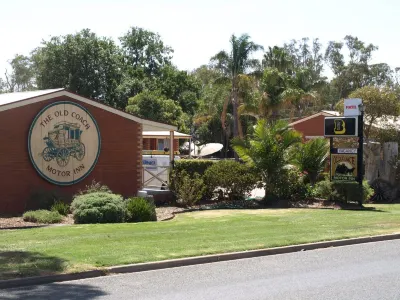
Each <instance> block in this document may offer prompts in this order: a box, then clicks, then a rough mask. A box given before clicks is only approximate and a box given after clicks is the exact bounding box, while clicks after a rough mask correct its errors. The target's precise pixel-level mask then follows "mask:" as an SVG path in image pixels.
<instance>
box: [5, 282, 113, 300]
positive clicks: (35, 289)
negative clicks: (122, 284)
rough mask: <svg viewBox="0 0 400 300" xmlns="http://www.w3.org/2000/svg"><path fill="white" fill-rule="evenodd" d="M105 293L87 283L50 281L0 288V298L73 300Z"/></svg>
mask: <svg viewBox="0 0 400 300" xmlns="http://www.w3.org/2000/svg"><path fill="white" fill-rule="evenodd" d="M105 295H107V293H105V292H103V291H102V290H101V289H99V288H98V287H95V286H91V285H88V284H71V283H51V284H46V285H37V286H28V287H23V288H15V289H8V290H0V299H5V300H6V299H10V300H11V299H30V300H44V299H57V300H74V299H97V298H99V297H102V296H105Z"/></svg>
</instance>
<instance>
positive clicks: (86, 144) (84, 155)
mask: <svg viewBox="0 0 400 300" xmlns="http://www.w3.org/2000/svg"><path fill="white" fill-rule="evenodd" d="M100 143H101V141H100V131H99V128H98V127H97V123H96V121H95V120H94V118H93V116H92V115H91V114H90V113H89V112H88V111H87V110H86V109H85V108H84V107H82V106H80V105H79V104H76V103H74V102H69V101H61V102H55V103H52V104H50V105H48V106H46V107H45V108H44V109H42V110H41V111H40V112H39V114H38V115H37V116H36V117H35V119H34V120H33V123H32V125H31V128H30V130H29V137H28V150H29V156H30V158H31V161H32V163H33V165H34V167H35V169H36V171H38V173H39V174H40V175H41V176H42V177H44V178H45V179H47V180H48V181H50V182H51V183H54V184H58V185H71V184H74V183H77V182H79V181H80V180H82V179H84V178H85V177H86V176H87V175H89V173H90V172H91V171H92V170H93V168H94V166H95V165H96V162H97V159H98V157H99V154H100Z"/></svg>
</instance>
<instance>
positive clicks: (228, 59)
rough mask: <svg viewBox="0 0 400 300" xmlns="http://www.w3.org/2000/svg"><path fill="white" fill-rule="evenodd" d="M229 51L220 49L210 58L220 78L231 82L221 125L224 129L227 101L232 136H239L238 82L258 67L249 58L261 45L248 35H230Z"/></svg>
mask: <svg viewBox="0 0 400 300" xmlns="http://www.w3.org/2000/svg"><path fill="white" fill-rule="evenodd" d="M230 43H231V47H232V48H231V52H230V53H227V52H226V51H224V50H223V51H220V52H219V53H217V54H216V55H215V56H214V57H212V58H211V62H212V63H213V65H214V67H215V68H217V69H219V70H221V72H222V75H223V77H222V78H221V80H227V79H228V80H229V81H230V82H231V92H230V95H229V97H228V98H227V99H226V101H225V103H224V109H223V112H222V115H221V119H222V126H223V127H224V129H225V117H226V114H227V108H228V105H229V103H230V102H231V103H232V106H233V136H234V137H238V136H241V134H239V133H241V126H240V121H239V114H238V107H239V104H240V103H239V102H240V82H241V81H243V80H246V73H247V72H248V71H250V70H254V69H256V68H259V67H260V63H259V61H258V60H256V59H251V57H250V56H251V54H252V53H254V52H256V51H258V50H262V49H263V47H262V46H261V45H258V44H255V43H254V42H252V41H251V40H250V36H249V35H247V34H243V35H241V36H240V37H236V36H235V35H232V37H231V39H230Z"/></svg>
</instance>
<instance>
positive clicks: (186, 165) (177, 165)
mask: <svg viewBox="0 0 400 300" xmlns="http://www.w3.org/2000/svg"><path fill="white" fill-rule="evenodd" d="M213 164H215V161H214V160H208V159H180V160H176V161H175V162H174V168H173V171H172V172H173V173H180V172H182V171H186V172H187V173H188V174H189V175H194V173H198V174H199V175H200V176H202V175H204V173H205V172H206V170H207V169H208V168H209V167H211V166H212V165H213Z"/></svg>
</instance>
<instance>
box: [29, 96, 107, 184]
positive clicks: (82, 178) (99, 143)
mask: <svg viewBox="0 0 400 300" xmlns="http://www.w3.org/2000/svg"><path fill="white" fill-rule="evenodd" d="M63 104H69V105H73V106H76V107H78V108H79V109H81V110H83V111H84V112H85V113H86V114H87V115H88V116H89V117H90V119H91V121H92V122H93V124H94V126H95V128H96V132H97V136H98V149H97V154H96V157H95V159H94V160H93V163H92V165H91V166H90V168H89V170H88V171H87V172H86V173H85V174H84V175H83V176H81V177H79V178H78V179H74V180H72V181H65V182H63V181H57V180H54V179H52V178H50V177H49V176H47V175H46V174H45V173H44V172H43V171H42V170H40V169H39V168H38V166H37V163H36V161H35V159H34V157H33V155H32V148H31V138H32V132H33V130H34V128H35V125H36V123H37V121H38V120H39V118H40V117H41V116H42V114H43V113H44V112H45V111H46V110H48V109H49V108H51V107H53V106H56V105H63ZM27 142H28V154H29V159H30V161H31V163H32V165H33V167H34V168H35V170H36V172H37V173H38V174H39V175H40V176H41V177H42V178H43V179H45V180H47V181H48V182H50V183H52V184H54V185H58V186H71V185H74V184H76V183H78V182H80V181H82V180H84V179H85V178H86V177H88V176H89V175H90V174H91V173H92V171H93V169H94V168H95V166H96V165H97V162H98V159H99V156H100V152H101V135H100V129H99V126H98V124H97V121H96V119H95V118H94V117H93V115H92V114H91V113H90V112H89V111H88V110H87V109H86V108H85V107H83V106H82V105H80V104H78V103H76V102H74V101H69V100H61V101H55V102H53V103H50V104H48V105H46V106H45V107H43V108H42V109H41V110H40V111H39V112H38V113H37V114H36V115H35V118H34V119H33V121H32V123H31V126H30V127H29V132H28V139H27Z"/></svg>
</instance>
